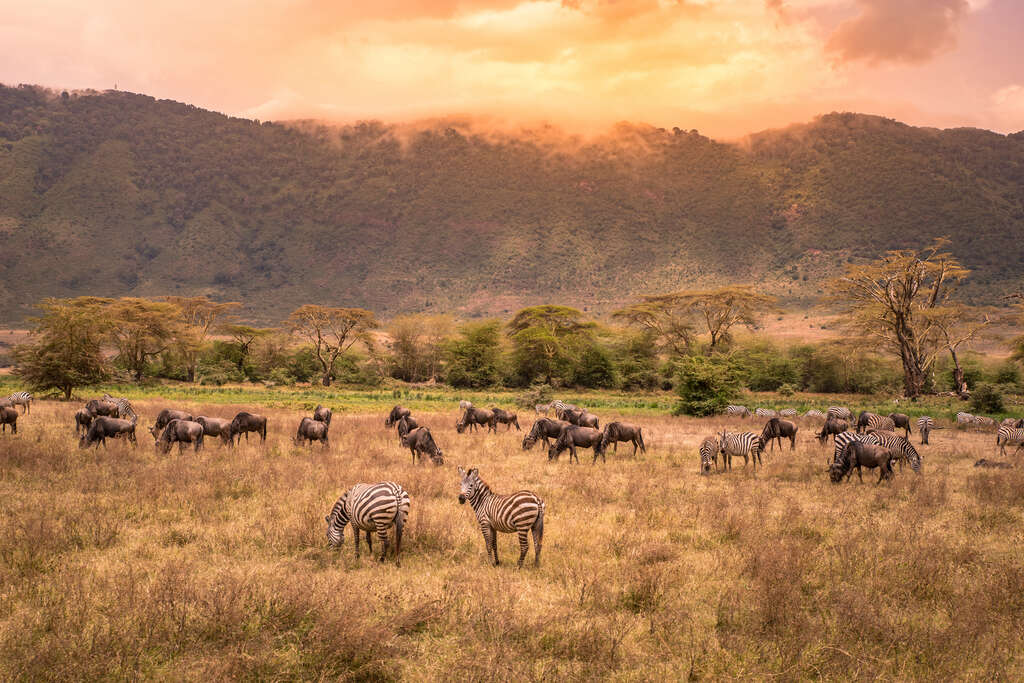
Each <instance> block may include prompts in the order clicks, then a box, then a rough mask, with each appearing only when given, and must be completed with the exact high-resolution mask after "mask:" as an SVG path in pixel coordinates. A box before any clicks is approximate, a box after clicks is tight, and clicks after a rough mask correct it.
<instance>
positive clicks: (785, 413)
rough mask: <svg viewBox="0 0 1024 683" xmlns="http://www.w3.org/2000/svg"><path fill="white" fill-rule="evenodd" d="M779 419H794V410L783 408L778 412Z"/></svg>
mask: <svg viewBox="0 0 1024 683" xmlns="http://www.w3.org/2000/svg"><path fill="white" fill-rule="evenodd" d="M779 417H796V410H794V409H793V408H783V409H782V410H780V411H779Z"/></svg>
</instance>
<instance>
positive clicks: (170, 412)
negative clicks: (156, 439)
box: [153, 408, 195, 430]
mask: <svg viewBox="0 0 1024 683" xmlns="http://www.w3.org/2000/svg"><path fill="white" fill-rule="evenodd" d="M171 420H184V421H185V422H194V421H195V420H193V419H192V413H186V412H185V411H184V410H175V409H174V408H164V409H163V410H161V411H160V414H159V415H157V416H156V423H154V425H153V426H154V427H156V428H157V429H160V430H162V429H163V428H164V427H166V426H167V425H168V424H170V422H171Z"/></svg>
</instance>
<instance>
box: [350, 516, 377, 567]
mask: <svg viewBox="0 0 1024 683" xmlns="http://www.w3.org/2000/svg"><path fill="white" fill-rule="evenodd" d="M352 522H353V523H352V531H354V532H355V533H353V534H352V535H353V536H355V537H356V559H357V560H358V559H359V527H357V526H356V525H355V520H352ZM366 540H367V541H369V540H370V539H369V537H367V539H366ZM370 552H371V553H372V552H373V548H372V547H371V548H370Z"/></svg>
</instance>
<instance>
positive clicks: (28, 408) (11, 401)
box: [4, 391, 33, 413]
mask: <svg viewBox="0 0 1024 683" xmlns="http://www.w3.org/2000/svg"><path fill="white" fill-rule="evenodd" d="M32 400H33V397H32V394H30V393H29V392H27V391H16V392H14V393H13V394H11V395H10V396H8V397H7V400H6V401H4V403H5V404H6V405H9V406H11V407H12V408H13V407H14V406H21V410H22V412H23V413H30V412H32Z"/></svg>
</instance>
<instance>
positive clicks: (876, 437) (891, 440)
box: [863, 431, 921, 472]
mask: <svg viewBox="0 0 1024 683" xmlns="http://www.w3.org/2000/svg"><path fill="white" fill-rule="evenodd" d="M863 441H864V443H874V444H878V445H879V446H882V447H884V448H888V449H889V450H890V451H892V453H893V456H894V457H893V460H899V461H900V467H901V468H902V467H903V462H904V461H906V462H908V463H910V469H912V470H914V471H915V472H920V471H921V456H920V455H919V454H918V452H917V449H916V448H914V445H913V444H912V443H910V442H909V441H907V440H906V439H905V438H903V437H902V436H900V435H899V434H894V433H893V432H883V431H876V432H871V433H870V434H868V435H866V436H865V437H864V439H863Z"/></svg>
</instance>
